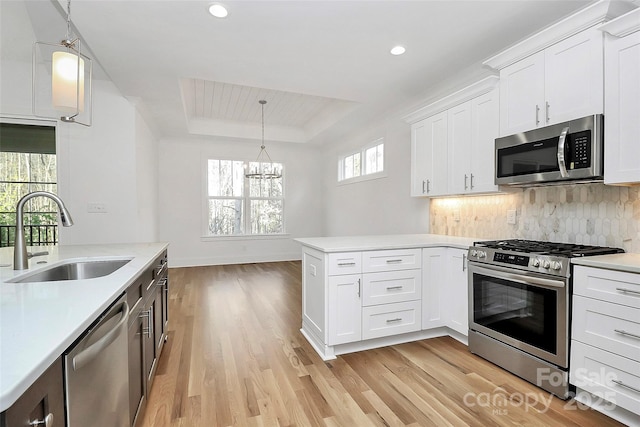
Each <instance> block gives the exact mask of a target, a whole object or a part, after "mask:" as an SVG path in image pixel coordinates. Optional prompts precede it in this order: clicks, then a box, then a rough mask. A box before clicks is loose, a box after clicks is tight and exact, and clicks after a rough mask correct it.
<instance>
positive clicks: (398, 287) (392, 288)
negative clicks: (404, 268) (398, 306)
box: [387, 285, 403, 291]
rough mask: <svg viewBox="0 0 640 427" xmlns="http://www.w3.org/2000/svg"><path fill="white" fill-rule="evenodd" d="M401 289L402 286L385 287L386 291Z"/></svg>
mask: <svg viewBox="0 0 640 427" xmlns="http://www.w3.org/2000/svg"><path fill="white" fill-rule="evenodd" d="M402 288H403V286H402V285H399V286H387V290H388V291H396V290H398V289H402Z"/></svg>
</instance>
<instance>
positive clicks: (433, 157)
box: [426, 111, 449, 196]
mask: <svg viewBox="0 0 640 427" xmlns="http://www.w3.org/2000/svg"><path fill="white" fill-rule="evenodd" d="M426 127H427V147H428V148H427V150H428V155H429V158H428V161H427V164H428V165H429V169H430V173H429V174H428V175H427V177H428V180H427V193H426V195H427V196H441V195H445V194H447V192H448V186H447V181H448V179H449V176H448V174H447V167H448V148H447V143H448V137H447V134H448V128H447V112H446V111H445V112H442V113H440V114H437V115H435V116H433V117H429V118H428V119H427V126H426Z"/></svg>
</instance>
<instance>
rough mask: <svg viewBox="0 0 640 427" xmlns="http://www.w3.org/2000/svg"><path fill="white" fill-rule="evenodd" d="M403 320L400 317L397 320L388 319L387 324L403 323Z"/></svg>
mask: <svg viewBox="0 0 640 427" xmlns="http://www.w3.org/2000/svg"><path fill="white" fill-rule="evenodd" d="M401 321H402V318H400V317H396V318H395V319H387V323H395V322H401Z"/></svg>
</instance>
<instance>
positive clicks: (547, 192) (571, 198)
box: [429, 184, 640, 253]
mask: <svg viewBox="0 0 640 427" xmlns="http://www.w3.org/2000/svg"><path fill="white" fill-rule="evenodd" d="M509 210H515V211H516V223H515V224H507V212H508V211H509ZM429 214H430V216H429V222H430V230H429V232H430V233H435V234H447V235H451V236H465V237H477V238H483V239H498V238H520V239H533V240H548V241H553V242H567V243H580V244H589V245H601V246H615V247H620V248H623V249H624V250H626V251H627V252H637V253H640V187H613V186H607V185H604V184H574V185H557V186H546V187H532V188H526V189H519V190H515V191H514V192H512V193H505V194H497V195H488V196H469V197H457V198H442V199H432V200H431V203H430V208H429Z"/></svg>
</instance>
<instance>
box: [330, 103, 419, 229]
mask: <svg viewBox="0 0 640 427" xmlns="http://www.w3.org/2000/svg"><path fill="white" fill-rule="evenodd" d="M381 137H382V138H384V149H385V170H386V171H387V176H386V177H384V178H380V179H375V180H370V181H363V182H354V183H352V184H346V185H339V184H338V182H337V170H338V166H337V164H338V158H339V156H340V155H343V154H345V153H348V152H349V151H350V150H352V149H356V150H357V149H358V148H360V147H362V146H364V145H366V144H368V143H370V142H372V141H374V140H376V139H378V138H381ZM323 150H325V152H324V156H323V158H324V165H323V181H324V193H325V199H324V204H325V217H324V229H325V232H326V235H327V236H340V235H365V234H403V233H428V232H429V201H428V199H425V198H412V197H410V196H409V191H410V179H411V171H410V167H409V166H410V164H411V160H410V159H411V127H410V125H409V124H407V123H405V122H404V121H402V120H401V119H400V118H399V117H397V116H390V117H388V118H386V119H383V120H379V121H376V122H375V123H370V124H369V125H368V127H366V128H365V129H363V130H361V132H359V133H356V134H353V135H352V136H350V137H349V138H348V139H346V140H344V141H334V143H333V144H330V145H328V146H326V147H323Z"/></svg>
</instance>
